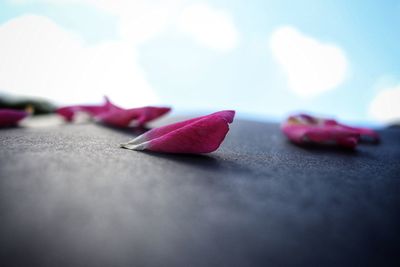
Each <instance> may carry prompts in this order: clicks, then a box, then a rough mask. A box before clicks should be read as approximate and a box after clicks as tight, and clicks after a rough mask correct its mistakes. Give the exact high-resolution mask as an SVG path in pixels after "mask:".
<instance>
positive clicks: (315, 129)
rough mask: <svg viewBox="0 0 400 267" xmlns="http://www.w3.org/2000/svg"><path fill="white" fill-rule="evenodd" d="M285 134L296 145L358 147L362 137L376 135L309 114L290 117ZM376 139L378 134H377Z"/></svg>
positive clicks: (370, 131)
mask: <svg viewBox="0 0 400 267" xmlns="http://www.w3.org/2000/svg"><path fill="white" fill-rule="evenodd" d="M282 131H283V133H284V134H285V135H286V136H287V137H288V138H289V140H291V141H292V142H294V143H297V144H300V145H303V144H319V145H336V146H341V147H347V148H354V147H356V145H357V143H358V141H359V139H360V135H363V134H368V135H371V134H373V133H374V134H376V133H375V132H374V131H372V130H369V129H362V130H361V128H354V127H350V126H346V125H343V124H339V123H338V122H336V121H335V120H331V119H321V118H316V117H312V116H310V115H307V114H299V115H294V116H290V117H289V118H288V119H287V121H286V122H285V123H284V124H283V125H282ZM376 137H378V136H377V134H376Z"/></svg>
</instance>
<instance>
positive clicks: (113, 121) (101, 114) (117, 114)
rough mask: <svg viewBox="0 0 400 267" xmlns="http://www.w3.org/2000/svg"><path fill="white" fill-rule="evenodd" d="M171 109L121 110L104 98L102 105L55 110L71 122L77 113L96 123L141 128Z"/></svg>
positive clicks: (144, 108) (143, 108) (67, 107)
mask: <svg viewBox="0 0 400 267" xmlns="http://www.w3.org/2000/svg"><path fill="white" fill-rule="evenodd" d="M170 110H171V109H170V108H167V107H142V108H132V109H123V108H120V107H118V106H116V105H114V104H113V103H112V102H111V101H110V100H109V99H108V98H107V97H105V101H104V104H102V105H76V106H66V107H62V108H59V109H57V113H58V114H59V115H61V116H63V117H64V118H65V120H67V121H72V120H73V118H74V116H75V114H76V113H77V112H86V113H88V114H89V115H90V116H92V118H94V119H95V120H96V121H99V122H101V123H104V124H107V125H110V126H116V127H128V126H131V124H132V123H134V124H135V125H134V126H143V125H144V124H146V123H147V122H149V121H151V120H154V119H156V118H158V117H160V116H162V115H164V114H165V113H167V112H169V111H170Z"/></svg>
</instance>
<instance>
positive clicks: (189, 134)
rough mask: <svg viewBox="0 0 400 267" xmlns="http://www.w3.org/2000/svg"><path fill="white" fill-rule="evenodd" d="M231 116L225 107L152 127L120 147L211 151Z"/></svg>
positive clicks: (189, 151)
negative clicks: (195, 116) (218, 110)
mask: <svg viewBox="0 0 400 267" xmlns="http://www.w3.org/2000/svg"><path fill="white" fill-rule="evenodd" d="M234 116H235V112H234V111H232V110H226V111H220V112H216V113H213V114H210V115H207V116H202V117H198V118H194V119H190V120H186V121H182V122H178V123H174V124H170V125H167V126H164V127H160V128H155V129H152V130H150V131H148V132H146V133H144V134H143V135H141V136H138V137H137V138H135V139H133V140H131V141H129V142H128V143H126V144H122V145H121V147H124V148H128V149H133V150H151V151H157V152H166V153H191V154H198V153H210V152H213V151H215V150H216V149H217V148H218V147H219V146H220V145H221V143H222V141H223V140H224V138H225V136H226V134H227V133H228V131H229V126H228V124H229V123H232V121H233V118H234Z"/></svg>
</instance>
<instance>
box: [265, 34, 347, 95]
mask: <svg viewBox="0 0 400 267" xmlns="http://www.w3.org/2000/svg"><path fill="white" fill-rule="evenodd" d="M270 48H271V50H272V53H273V55H274V56H275V58H276V59H277V61H278V62H279V64H280V65H281V66H282V67H283V69H284V70H285V72H286V74H287V76H288V85H289V88H290V89H291V90H293V92H295V93H296V94H298V95H300V96H304V97H312V96H316V95H318V94H320V93H322V92H325V91H328V90H331V89H333V88H335V87H337V86H338V85H340V84H341V83H342V82H343V81H344V80H345V78H346V72H347V69H348V62H347V59H346V56H345V54H344V52H343V51H342V50H341V49H340V48H339V47H338V46H336V45H333V44H325V43H321V42H319V41H318V40H316V39H314V38H311V37H309V36H306V35H304V34H303V33H301V32H299V31H298V30H297V29H295V28H293V27H290V26H284V27H280V28H278V29H277V30H275V31H274V32H273V34H272V35H271V38H270Z"/></svg>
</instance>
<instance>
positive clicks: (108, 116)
mask: <svg viewBox="0 0 400 267" xmlns="http://www.w3.org/2000/svg"><path fill="white" fill-rule="evenodd" d="M170 110H171V109H170V108H167V107H142V108H132V109H112V110H109V111H107V112H103V113H100V114H98V115H96V116H95V119H96V120H98V121H100V122H102V123H105V124H108V125H112V126H116V127H128V126H131V124H132V122H134V126H137V127H141V126H143V125H145V124H146V123H147V122H149V121H152V120H154V119H156V118H158V117H161V116H162V115H164V114H166V113H167V112H169V111H170Z"/></svg>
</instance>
